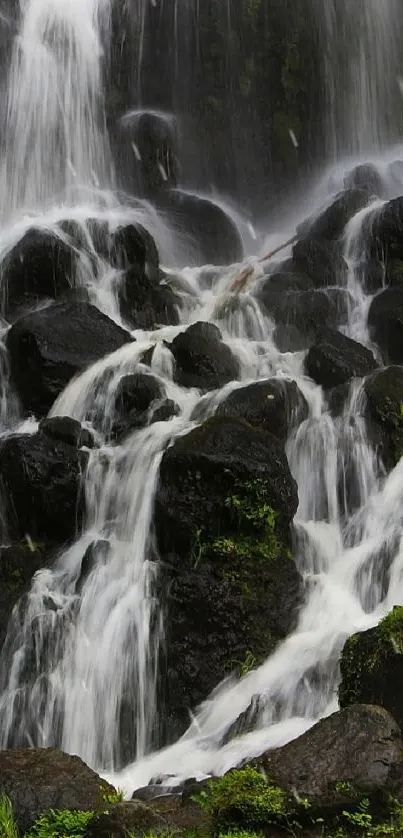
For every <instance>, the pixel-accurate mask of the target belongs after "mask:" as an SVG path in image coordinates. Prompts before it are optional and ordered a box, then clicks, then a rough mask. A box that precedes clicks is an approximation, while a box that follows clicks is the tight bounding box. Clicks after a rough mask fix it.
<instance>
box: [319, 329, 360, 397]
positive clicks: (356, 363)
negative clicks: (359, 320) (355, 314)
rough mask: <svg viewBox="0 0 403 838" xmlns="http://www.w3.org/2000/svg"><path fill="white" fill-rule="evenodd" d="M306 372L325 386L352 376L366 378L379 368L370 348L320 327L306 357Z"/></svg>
mask: <svg viewBox="0 0 403 838" xmlns="http://www.w3.org/2000/svg"><path fill="white" fill-rule="evenodd" d="M305 369H306V372H307V374H308V375H309V376H310V377H311V378H313V380H314V381H316V383H317V384H320V385H321V386H322V387H324V388H325V389H327V390H329V389H331V388H332V387H338V386H339V385H341V384H345V382H346V381H349V380H350V379H351V378H363V377H364V376H365V375H369V374H370V373H371V372H372V371H373V370H374V369H376V361H375V358H374V356H373V354H372V352H371V351H370V350H369V349H366V347H365V346H362V345H361V344H360V343H357V342H356V341H355V340H351V338H348V337H346V336H345V335H342V334H341V333H340V332H336V331H335V330H333V329H321V330H320V331H319V332H318V334H317V337H316V343H315V344H314V345H313V346H311V348H310V350H309V352H308V355H307V357H306V359H305Z"/></svg>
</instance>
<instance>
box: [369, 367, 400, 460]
mask: <svg viewBox="0 0 403 838" xmlns="http://www.w3.org/2000/svg"><path fill="white" fill-rule="evenodd" d="M364 390H365V394H366V396H367V409H366V414H367V418H368V419H369V420H370V422H372V423H374V425H375V427H376V428H377V429H378V430H379V431H380V441H381V447H380V454H381V456H382V459H383V461H384V463H385V465H386V467H388V468H391V467H393V466H395V465H396V463H398V462H399V460H400V458H401V456H402V454H403V367H401V366H391V367H386V368H385V369H382V370H379V371H378V372H375V373H374V374H373V375H371V376H369V377H368V378H367V379H366V380H365V383H364Z"/></svg>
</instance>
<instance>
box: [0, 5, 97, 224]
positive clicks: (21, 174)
mask: <svg viewBox="0 0 403 838" xmlns="http://www.w3.org/2000/svg"><path fill="white" fill-rule="evenodd" d="M109 13H110V10H109V0H83V1H82V0H69V2H68V3H60V2H58V0H23V2H22V4H21V23H20V31H19V34H18V37H17V38H15V41H14V47H13V54H12V60H11V68H10V72H9V84H8V103H7V114H6V125H5V137H6V148H5V159H4V161H3V165H2V169H1V175H0V183H1V194H2V201H3V207H2V215H3V217H4V216H6V217H7V216H10V215H12V214H14V213H15V212H16V211H17V210H18V211H20V212H27V211H32V210H36V209H37V208H38V207H42V208H46V207H47V205H48V204H49V202H54V201H55V200H58V201H60V200H63V199H65V194H66V191H67V190H71V189H77V190H80V189H81V190H94V189H97V188H99V185H100V184H102V186H103V187H105V186H109V185H110V184H111V175H112V173H111V164H110V160H109V156H108V148H107V146H108V142H107V137H106V133H105V125H104V121H105V118H104V113H103V103H102V96H103V91H102V60H103V55H104V49H105V43H106V44H107V42H108V34H109Z"/></svg>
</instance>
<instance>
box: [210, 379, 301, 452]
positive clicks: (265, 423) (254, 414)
mask: <svg viewBox="0 0 403 838" xmlns="http://www.w3.org/2000/svg"><path fill="white" fill-rule="evenodd" d="M308 413H309V409H308V404H307V401H306V399H305V397H304V396H303V394H302V393H301V391H300V389H299V388H298V386H297V384H296V383H295V381H286V380H284V379H269V380H267V381H256V382H254V383H253V384H249V385H248V386H247V387H239V388H237V389H236V390H233V392H232V393H230V394H229V396H227V398H226V399H225V400H224V401H223V402H221V404H219V406H218V408H217V410H216V413H215V415H216V416H233V417H237V418H238V419H243V420H244V421H245V422H248V423H249V425H253V426H255V427H257V428H262V429H263V430H265V431H269V432H270V433H272V434H273V435H274V436H276V437H278V438H279V439H281V440H282V441H283V442H285V440H286V438H287V436H288V434H289V431H290V429H291V428H292V427H295V426H296V425H299V424H300V423H301V422H303V420H304V419H306V418H307V416H308Z"/></svg>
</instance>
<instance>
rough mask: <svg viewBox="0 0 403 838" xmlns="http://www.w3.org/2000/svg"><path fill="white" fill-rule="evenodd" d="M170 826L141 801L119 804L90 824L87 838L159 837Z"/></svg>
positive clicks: (95, 818) (86, 833)
mask: <svg viewBox="0 0 403 838" xmlns="http://www.w3.org/2000/svg"><path fill="white" fill-rule="evenodd" d="M168 830H169V824H168V823H167V821H166V820H164V818H163V817H162V816H161V815H159V814H158V813H157V812H154V811H153V810H152V809H151V808H149V807H148V806H146V805H145V804H144V803H142V802H141V801H139V800H131V801H129V802H125V803H118V804H117V805H116V806H113V807H111V808H110V809H109V811H107V812H103V813H101V814H99V815H97V816H96V817H94V818H93V820H92V821H90V822H89V824H88V826H87V829H86V832H85V838H112V836H113V838H127V836H128V835H159V834H160V833H161V832H164V833H166V832H168Z"/></svg>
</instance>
